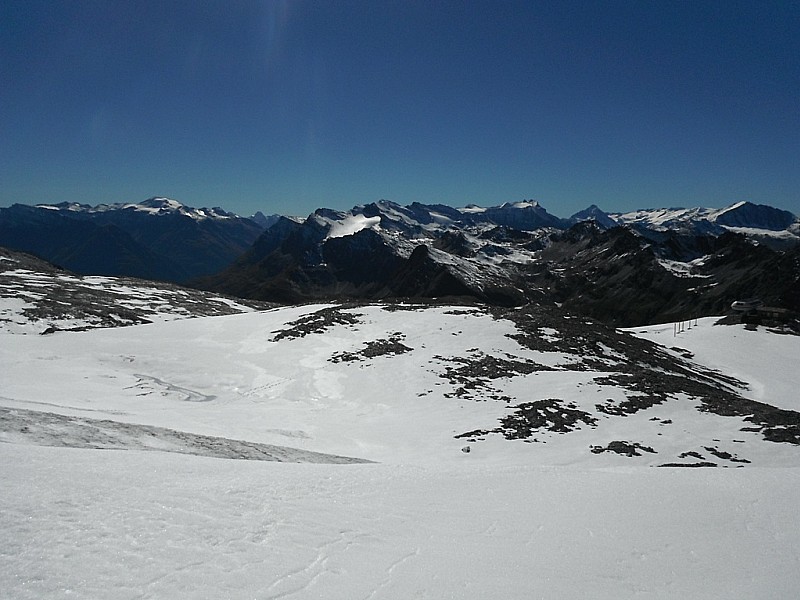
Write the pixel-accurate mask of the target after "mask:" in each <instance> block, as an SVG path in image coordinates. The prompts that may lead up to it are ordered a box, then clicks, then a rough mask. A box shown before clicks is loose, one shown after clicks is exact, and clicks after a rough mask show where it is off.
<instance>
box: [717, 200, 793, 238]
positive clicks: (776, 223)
mask: <svg viewBox="0 0 800 600" xmlns="http://www.w3.org/2000/svg"><path fill="white" fill-rule="evenodd" d="M796 221H797V217H795V216H794V215H793V214H792V213H790V212H789V211H786V210H780V209H777V208H773V207H771V206H766V205H764V204H752V203H750V202H742V203H741V204H739V205H736V206H734V207H732V208H730V209H728V210H726V211H724V212H722V213H721V214H719V215H718V216H717V217H716V219H715V222H716V223H717V224H719V225H726V226H728V227H748V228H755V229H766V230H769V231H781V230H783V229H787V228H788V227H790V226H791V225H792V224H793V223H795V222H796Z"/></svg>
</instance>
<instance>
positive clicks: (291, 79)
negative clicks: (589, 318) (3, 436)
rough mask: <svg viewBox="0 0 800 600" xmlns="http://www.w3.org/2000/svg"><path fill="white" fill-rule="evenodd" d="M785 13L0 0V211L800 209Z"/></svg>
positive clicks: (799, 42) (608, 6)
mask: <svg viewBox="0 0 800 600" xmlns="http://www.w3.org/2000/svg"><path fill="white" fill-rule="evenodd" d="M799 190H800V3H798V2H794V1H786V2H770V1H768V0H754V1H752V2H737V1H736V0H722V1H719V2H704V1H700V0H687V1H664V2H657V1H647V0H635V1H629V2H617V1H600V2H591V1H586V0H582V1H580V2H570V1H569V0H553V1H551V2H535V1H532V0H528V1H522V2H506V1H502V0H495V1H489V2H482V1H478V0H457V1H454V2H447V1H440V0H435V1H434V0H420V1H402V2H395V1H388V0H366V1H348V0H335V1H334V0H309V1H304V0H297V1H268V2H267V1H265V2H252V1H251V2H241V1H236V0H224V1H220V2H202V1H196V0H195V1H171V0H156V1H153V2H149V1H130V2H129V1H126V2H117V1H114V0H98V1H86V0H45V1H39V0H2V2H0V206H7V205H9V204H12V203H14V202H21V203H26V204H33V203H37V202H58V201H80V202H86V203H89V204H97V203H101V202H134V201H140V200H143V199H145V198H147V197H149V196H154V195H165V196H170V197H173V198H176V199H178V200H180V201H182V202H184V203H185V204H189V205H192V206H222V207H223V208H226V209H228V210H233V211H235V212H239V213H241V214H252V213H253V212H254V211H256V210H261V211H263V212H265V213H273V212H279V213H283V214H301V215H302V214H307V213H309V212H310V211H312V210H313V209H315V208H317V207H320V206H326V207H332V208H340V209H345V208H350V207H351V206H353V205H355V204H361V203H365V202H371V201H374V200H377V199H380V198H386V199H390V200H394V201H396V202H399V203H401V204H408V203H411V202H414V201H419V202H424V203H435V202H442V203H446V204H451V205H456V206H463V205H465V204H468V203H476V204H481V205H492V204H499V203H502V202H506V201H517V200H522V199H531V198H532V199H537V200H539V201H540V202H541V203H542V204H543V205H544V206H545V207H546V208H547V209H548V210H549V211H550V212H552V213H554V214H557V215H559V216H568V215H569V214H572V213H573V212H575V211H577V210H579V209H581V208H584V207H586V206H588V205H589V204H592V203H596V204H598V205H600V206H601V207H602V208H604V209H606V210H609V211H619V210H629V209H634V208H640V207H661V206H708V207H715V206H724V205H727V204H730V203H732V202H735V201H738V200H750V201H753V202H757V203H765V204H771V205H773V206H778V207H780V208H784V209H788V210H791V211H792V212H794V213H796V214H798V213H800V193H799V192H798V191H799Z"/></svg>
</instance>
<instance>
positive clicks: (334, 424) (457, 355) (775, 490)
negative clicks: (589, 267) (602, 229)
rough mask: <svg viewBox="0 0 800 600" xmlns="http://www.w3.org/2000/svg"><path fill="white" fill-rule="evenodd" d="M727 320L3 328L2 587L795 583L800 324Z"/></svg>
mask: <svg viewBox="0 0 800 600" xmlns="http://www.w3.org/2000/svg"><path fill="white" fill-rule="evenodd" d="M4 302H6V301H5V300H4ZM12 304H13V303H11V302H7V304H6V309H7V312H6V314H10V313H13V312H14V310H16V309H15V308H14V307H13V305H12ZM714 322H715V321H714V320H700V321H699V322H698V324H697V326H696V327H693V328H692V329H691V330H688V331H685V332H682V333H680V334H678V335H675V333H674V328H673V326H672V325H669V326H668V327H666V326H665V327H663V328H659V327H652V328H638V329H636V330H634V333H635V334H636V335H632V334H630V333H623V332H617V331H615V330H613V329H609V328H606V327H603V326H601V325H598V324H595V323H589V322H586V321H584V320H582V319H578V318H576V317H570V316H569V315H565V314H562V313H558V312H553V311H545V310H539V309H536V308H535V307H529V308H528V309H525V310H514V311H503V312H496V311H490V310H488V309H484V308H481V307H476V306H436V305H394V304H387V305H377V304H371V305H308V306H297V307H291V308H281V309H272V310H267V311H261V312H250V313H243V314H234V315H230V316H223V317H213V318H212V317H206V318H195V319H186V320H178V321H171V322H163V323H152V324H146V325H138V326H130V327H118V328H106V329H94V330H88V331H56V332H55V333H52V334H50V335H34V334H28V335H20V334H12V333H8V332H6V333H3V334H0V341H1V342H2V343H1V344H0V361H2V362H0V364H2V365H3V366H2V378H1V379H0V442H4V443H0V473H2V481H3V485H2V487H1V488H0V531H2V532H3V536H4V543H3V544H2V545H1V546H0V548H2V550H0V590H2V594H0V595H2V596H3V597H4V598H15V599H16V598H62V597H65V596H67V597H75V598H112V599H115V598H120V599H123V598H124V599H128V598H131V599H133V598H166V597H169V598H236V599H238V598H242V599H244V598H259V599H268V598H295V599H302V598H331V599H334V598H384V599H388V598H392V599H395V598H396V599H406V598H414V597H420V598H465V599H467V598H470V599H472V598H489V597H502V598H519V599H523V598H525V599H527V598H564V597H592V598H638V597H648V598H676V597H680V598H736V597H748V598H749V597H758V598H787V597H793V595H794V590H796V587H797V584H798V583H800V581H799V580H798V572H800V569H798V567H800V565H798V557H799V556H800V519H798V516H797V511H796V504H797V500H798V492H799V491H800V471H798V457H799V456H800V447H798V445H797V434H798V420H797V417H798V414H797V413H796V412H794V410H796V409H797V402H796V401H795V395H794V389H793V388H794V387H796V386H794V385H793V382H792V378H793V377H794V374H793V373H792V372H791V371H790V372H788V373H783V372H781V371H779V370H777V369H775V370H772V371H768V372H765V368H774V367H775V366H778V367H780V365H781V364H783V365H787V364H790V361H791V358H787V357H792V356H794V357H796V356H798V355H799V354H800V353H799V352H798V351H800V338H798V337H796V336H786V335H779V334H777V333H773V332H770V331H767V330H764V329H759V330H757V331H747V330H745V329H744V328H742V327H740V326H721V325H714ZM643 338H650V339H653V340H655V341H657V342H658V344H654V343H652V342H650V341H647V340H646V339H643ZM719 347H723V348H724V351H717V352H715V351H714V349H715V348H719ZM753 349H758V352H757V353H754V352H753ZM690 352H691V353H692V354H691V356H690V354H689V353H690ZM748 354H749V355H750V356H751V358H753V357H754V356H755V358H753V359H752V360H749V361H748V360H747V357H748ZM781 361H783V362H781ZM467 449H469V450H470V451H469V452H465V450H467ZM271 453H276V454H271ZM231 458H234V459H239V460H230V459H231ZM278 461H289V462H278ZM358 461H373V462H372V463H367V462H361V464H359V463H358ZM312 462H316V463H328V464H310V463H312ZM332 463H350V464H332ZM668 464H669V465H683V466H684V467H690V466H694V467H702V466H706V467H708V466H711V465H715V466H717V467H729V468H659V466H660V465H668ZM740 467H741V468H740Z"/></svg>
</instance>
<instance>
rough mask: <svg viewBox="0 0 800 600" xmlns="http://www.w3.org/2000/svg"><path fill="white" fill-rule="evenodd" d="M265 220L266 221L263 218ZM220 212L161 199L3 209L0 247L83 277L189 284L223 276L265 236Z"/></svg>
mask: <svg viewBox="0 0 800 600" xmlns="http://www.w3.org/2000/svg"><path fill="white" fill-rule="evenodd" d="M262 218H263V215H262ZM264 228H265V227H264V225H263V223H262V222H259V221H258V220H254V219H249V218H242V217H239V216H237V215H235V214H233V213H230V212H226V211H224V210H223V209H221V208H218V207H215V208H192V207H190V206H186V205H184V204H182V203H180V202H178V201H177V200H172V199H169V198H161V197H154V198H150V199H148V200H145V201H143V202H140V203H124V204H100V205H97V206H89V205H87V204H77V203H66V202H64V203H60V204H40V205H37V206H26V205H22V204H15V205H13V206H11V207H9V208H3V209H0V246H5V247H8V248H10V249H12V250H18V251H22V252H30V253H33V254H36V255H37V256H40V257H42V258H44V259H45V260H48V261H50V262H53V263H56V264H58V265H61V266H63V267H65V268H68V269H70V270H71V271H74V272H76V273H80V274H93V275H114V276H131V277H139V278H143V279H155V280H162V281H171V282H186V281H189V280H191V279H194V278H197V277H203V276H207V275H211V274H213V273H216V272H218V271H219V270H221V269H223V268H225V267H226V266H228V265H229V264H231V263H232V262H233V261H234V260H235V259H236V258H237V257H238V256H240V255H241V254H242V253H243V252H245V251H246V250H247V249H248V248H249V247H250V246H251V245H252V244H253V242H254V241H255V240H256V239H257V238H258V236H259V235H260V234H261V233H262V231H263V230H264Z"/></svg>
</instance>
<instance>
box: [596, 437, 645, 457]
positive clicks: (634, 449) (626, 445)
mask: <svg viewBox="0 0 800 600" xmlns="http://www.w3.org/2000/svg"><path fill="white" fill-rule="evenodd" d="M591 450H592V454H602V453H603V452H615V453H617V454H621V455H623V456H642V452H649V453H650V454H655V453H656V451H655V450H653V449H652V448H651V447H650V446H645V445H643V444H640V443H639V442H625V441H622V440H615V441H613V442H610V443H609V444H608V446H605V447H603V446H592V447H591ZM639 450H641V451H642V452H639Z"/></svg>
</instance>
